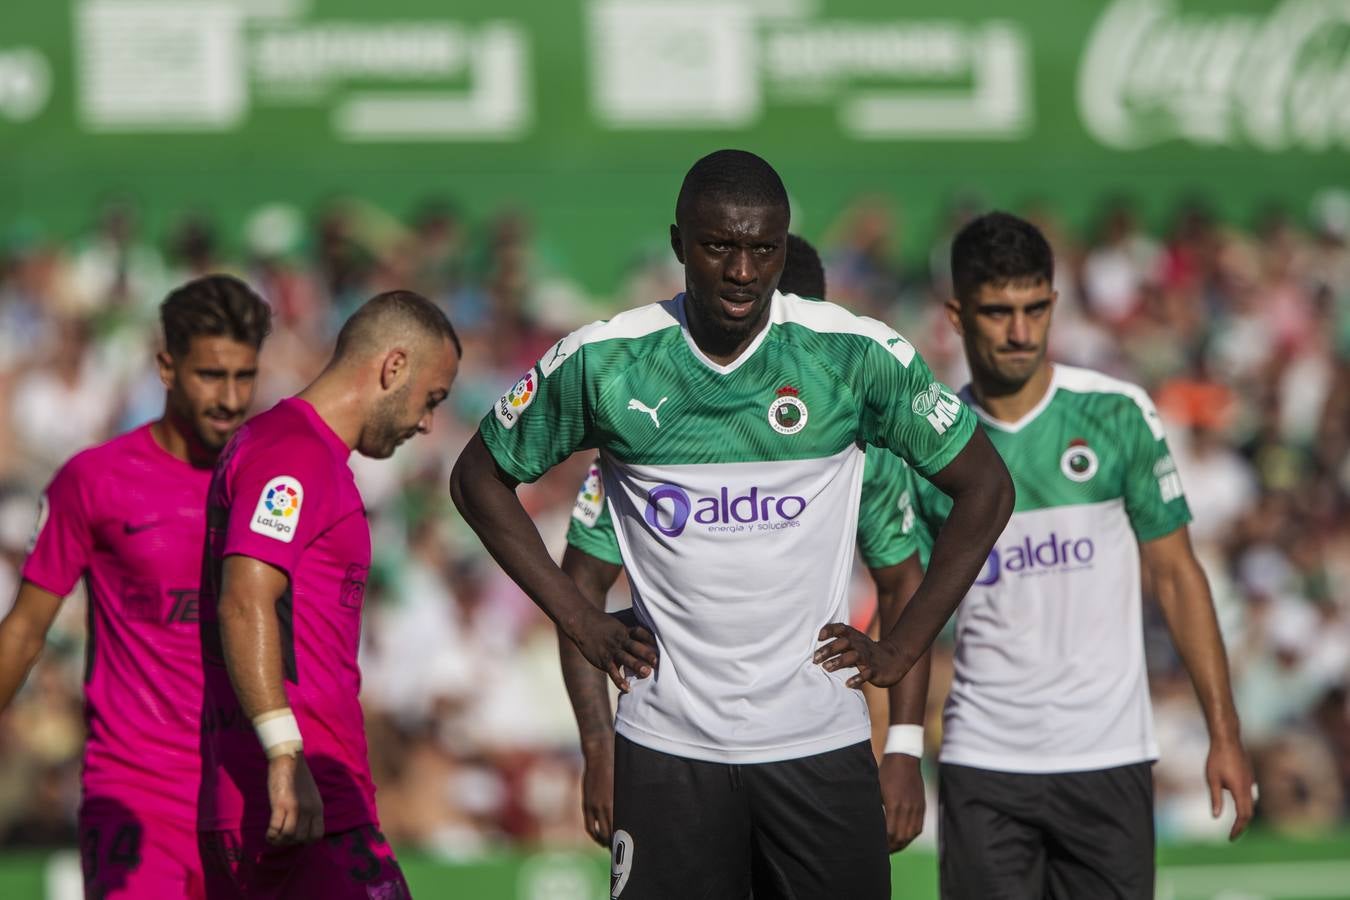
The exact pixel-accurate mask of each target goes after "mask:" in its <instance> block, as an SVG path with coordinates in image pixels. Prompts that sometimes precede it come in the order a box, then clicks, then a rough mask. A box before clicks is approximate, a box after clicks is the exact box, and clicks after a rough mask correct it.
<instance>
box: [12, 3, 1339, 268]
mask: <svg viewBox="0 0 1350 900" xmlns="http://www.w3.org/2000/svg"><path fill="white" fill-rule="evenodd" d="M722 146H738V147H745V148H747V149H752V150H755V151H757V152H759V153H761V154H763V155H764V156H765V157H767V158H768V159H769V160H770V161H771V162H773V163H774V164H775V165H776V166H778V168H779V169H780V171H781V172H782V173H783V175H784V177H785V180H786V182H787V184H788V187H789V190H790V192H791V193H792V195H793V199H794V204H795V215H796V218H795V220H794V227H796V228H798V229H800V230H801V231H803V232H804V233H805V234H807V235H808V236H815V237H818V236H819V235H820V233H821V231H822V230H823V229H825V228H826V226H827V225H828V223H829V222H830V221H831V220H832V219H833V218H834V217H835V216H836V215H837V214H838V212H839V211H840V210H841V209H842V208H843V207H844V206H845V205H847V204H848V203H850V202H851V201H853V200H854V199H855V198H857V197H858V196H860V195H874V196H879V197H881V198H883V199H884V201H885V202H886V203H889V204H892V205H894V206H895V207H896V208H897V209H898V210H900V211H901V213H902V215H903V217H904V220H905V222H906V226H905V229H906V234H907V235H909V236H912V237H913V238H914V240H913V241H912V243H911V244H910V246H909V250H910V252H912V253H915V254H920V253H922V252H923V239H924V238H925V237H926V236H927V235H928V234H930V233H931V232H932V230H933V229H934V228H935V226H936V223H937V221H938V219H939V217H940V216H941V210H942V209H943V207H944V205H945V204H946V203H948V202H950V200H951V199H952V198H953V197H954V196H958V195H966V194H972V195H974V196H976V197H979V198H981V199H982V200H983V201H984V202H988V203H991V204H999V205H1010V206H1018V205H1021V204H1023V203H1026V202H1028V201H1031V200H1043V201H1045V202H1048V203H1049V204H1051V205H1052V206H1054V207H1055V208H1057V209H1058V210H1060V211H1061V212H1062V213H1063V214H1064V215H1066V216H1067V217H1068V218H1069V219H1070V220H1072V221H1076V222H1078V223H1080V224H1081V223H1085V222H1087V221H1089V220H1090V218H1091V216H1092V215H1093V214H1094V212H1095V211H1096V210H1097V209H1098V207H1099V205H1100V203H1101V202H1102V201H1103V199H1104V198H1105V197H1107V196H1109V195H1112V194H1116V193H1128V194H1130V195H1131V196H1133V197H1135V198H1136V200H1137V201H1138V204H1139V206H1140V208H1141V209H1142V210H1143V211H1144V212H1145V213H1146V214H1147V215H1148V216H1149V217H1150V218H1151V219H1152V220H1154V221H1155V222H1157V221H1161V220H1162V218H1163V217H1164V216H1165V215H1166V214H1167V212H1168V211H1169V210H1170V209H1171V208H1172V207H1173V206H1174V205H1175V204H1176V202H1177V201H1178V198H1180V197H1182V196H1184V195H1191V194H1199V195H1203V196H1205V197H1206V198H1208V199H1209V200H1210V201H1211V202H1212V203H1213V205H1214V206H1215V207H1216V208H1217V209H1219V210H1220V211H1221V212H1223V213H1225V214H1226V215H1230V216H1234V217H1237V218H1239V219H1242V220H1250V219H1251V218H1252V217H1253V216H1254V215H1255V214H1256V212H1257V211H1258V210H1260V209H1262V208H1263V207H1265V206H1266V205H1268V204H1270V203H1280V204H1283V205H1284V206H1286V207H1288V208H1289V209H1291V210H1293V211H1294V212H1295V213H1296V214H1300V213H1302V212H1304V211H1305V210H1306V209H1307V207H1308V204H1309V203H1310V202H1311V201H1312V200H1313V199H1314V198H1316V197H1317V196H1319V195H1320V194H1322V193H1323V192H1327V191H1333V190H1340V189H1345V188H1347V187H1350V165H1348V163H1350V154H1347V150H1350V5H1347V4H1346V3H1344V2H1328V0H1278V2H1253V0H1228V2H1223V3H1220V2H1216V0H1110V2H1086V0H1085V2H1074V3H1065V2H1056V0H1026V2H1023V3H1020V4H1016V5H1013V6H1008V5H1005V4H988V3H983V2H977V0H909V2H906V3H903V4H901V3H896V2H885V0H554V2H542V0H535V2H517V3H513V4H502V3H500V2H495V0H456V2H455V3H453V4H448V3H441V2H437V0H381V2H379V3H370V2H366V0H195V2H194V0H63V2H49V3H29V4H21V3H11V4H6V5H5V6H4V8H3V10H0V213H2V214H3V215H4V217H5V218H6V220H8V222H9V223H13V222H16V221H22V222H31V223H35V224H36V225H38V226H39V227H42V228H46V229H48V230H55V231H57V232H69V231H71V230H74V229H77V228H79V227H80V226H82V225H83V224H85V223H86V222H87V221H88V219H89V217H90V215H91V210H92V208H93V205H94V203H95V202H96V201H97V199H98V198H99V197H101V196H105V195H108V194H110V193H126V194H129V195H131V196H134V197H136V198H137V199H138V201H139V202H140V203H141V205H142V208H143V210H144V211H145V215H146V217H147V219H148V220H149V221H150V222H151V223H152V225H157V226H158V227H162V226H163V224H164V223H165V222H166V221H168V220H169V219H170V218H171V217H172V216H174V215H178V214H181V213H183V212H185V211H200V212H205V213H208V214H211V215H215V216H217V217H219V218H220V219H221V220H222V221H224V222H226V223H230V224H235V223H238V222H239V221H242V219H243V217H245V216H246V215H247V214H248V213H249V212H250V211H252V210H254V209H256V208H257V207H258V206H259V205H261V204H264V203H268V202H274V201H285V202H289V203H294V204H298V205H299V206H300V207H302V208H306V209H308V208H312V207H313V206H314V205H316V204H318V203H321V202H322V201H324V200H325V199H326V198H331V197H334V196H339V195H346V196H355V197H360V198H364V199H367V200H369V201H371V202H373V203H376V204H379V205H380V206H382V207H384V208H386V209H388V210H390V211H392V212H395V213H400V214H401V213H404V212H407V211H408V210H409V209H411V208H412V207H413V206H415V205H416V203H417V202H418V201H419V200H421V199H423V198H427V197H433V196H434V197H444V198H450V199H453V200H455V201H456V202H458V203H459V204H461V205H462V206H463V207H464V208H465V209H466V210H468V211H469V213H470V214H471V215H485V214H487V213H489V212H490V211H493V210H498V209H502V208H506V207H519V208H522V209H525V210H527V211H528V212H529V213H530V215H531V216H532V217H533V218H534V220H535V221H536V223H537V225H538V228H539V231H540V233H541V235H542V236H543V237H544V238H545V240H546V241H547V242H548V243H549V245H550V246H551V247H552V248H554V249H555V250H556V251H557V255H558V263H559V265H560V266H561V267H563V268H564V269H565V270H566V271H568V272H570V273H572V274H574V275H576V276H577V277H579V278H580V279H581V280H582V281H583V282H584V283H585V284H587V285H588V286H590V287H591V288H593V289H596V290H601V291H606V290H610V289H612V288H613V286H614V285H615V284H616V283H617V281H618V279H619V278H620V276H621V273H622V271H623V269H624V266H625V265H627V264H628V263H629V262H630V261H631V260H632V258H633V256H634V254H635V253H636V252H638V251H643V250H653V249H658V248H660V247H661V246H662V245H663V244H664V241H665V227H666V225H667V224H668V223H669V220H670V217H671V208H672V206H673V201H674V195H675V192H676V190H677V189H678V185H679V181H680V178H681V176H682V174H683V172H684V171H685V169H686V168H687V167H688V165H689V164H690V163H691V162H692V161H693V160H694V159H695V158H696V157H697V156H699V155H701V154H702V153H704V152H707V151H709V150H712V149H715V148H717V147H722Z"/></svg>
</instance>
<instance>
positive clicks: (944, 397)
mask: <svg viewBox="0 0 1350 900" xmlns="http://www.w3.org/2000/svg"><path fill="white" fill-rule="evenodd" d="M910 409H912V410H913V411H914V414H915V415H916V416H923V417H924V418H925V419H927V420H928V424H929V425H932V426H933V430H934V431H936V432H937V433H938V434H946V433H947V429H948V428H950V427H951V426H952V423H953V422H955V421H956V417H957V416H958V415H960V414H961V401H960V400H957V399H956V398H955V397H954V396H952V394H951V392H950V391H948V390H947V389H946V388H945V387H943V386H942V385H941V384H939V383H938V382H936V381H935V382H933V383H932V384H930V385H928V387H927V388H926V389H925V390H924V391H923V393H921V394H918V395H917V396H916V397H915V398H914V402H913V403H911V404H910Z"/></svg>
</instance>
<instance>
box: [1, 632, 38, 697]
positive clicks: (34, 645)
mask: <svg viewBox="0 0 1350 900" xmlns="http://www.w3.org/2000/svg"><path fill="white" fill-rule="evenodd" d="M45 643H46V636H45V634H37V633H34V632H33V630H32V629H31V628H29V627H28V625H27V623H25V622H22V621H17V620H16V617H15V616H13V615H8V616H6V617H5V618H4V620H3V621H0V710H4V709H8V708H9V703H10V701H11V700H13V699H14V695H15V694H17V693H18V692H19V688H21V687H23V683H24V682H25V681H27V680H28V673H29V672H31V671H32V670H33V666H34V665H36V664H37V660H38V656H40V655H41V653H42V647H43V645H44V644H45Z"/></svg>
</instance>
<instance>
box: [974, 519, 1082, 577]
mask: <svg viewBox="0 0 1350 900" xmlns="http://www.w3.org/2000/svg"><path fill="white" fill-rule="evenodd" d="M1096 555H1097V547H1096V545H1095V544H1093V542H1092V538H1089V537H1068V536H1064V537H1061V536H1060V535H1059V534H1058V533H1057V532H1054V531H1052V532H1050V534H1049V535H1048V536H1047V537H1045V538H1042V539H1039V540H1038V539H1036V538H1033V537H1031V536H1030V535H1028V536H1026V537H1025V538H1023V539H1022V540H1021V541H1020V542H1014V543H1008V544H1004V545H1003V546H1001V547H995V548H994V549H993V550H990V551H989V558H988V559H986V560H985V561H984V568H983V569H981V570H980V575H979V577H978V578H976V579H975V584H977V585H979V586H980V587H990V586H992V585H995V584H998V583H999V582H1000V581H1001V580H1003V578H1004V577H1005V576H1018V577H1027V576H1032V575H1058V574H1063V573H1066V572H1076V571H1080V570H1083V569H1090V568H1092V560H1093V557H1095V556H1096Z"/></svg>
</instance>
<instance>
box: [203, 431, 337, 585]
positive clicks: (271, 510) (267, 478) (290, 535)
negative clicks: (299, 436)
mask: <svg viewBox="0 0 1350 900" xmlns="http://www.w3.org/2000/svg"><path fill="white" fill-rule="evenodd" d="M328 459H329V453H328V450H327V448H325V447H324V446H323V445H322V444H320V443H318V442H317V441H316V442H313V443H312V444H311V443H309V442H304V443H301V442H296V443H294V444H290V445H286V446H284V447H269V448H264V450H263V452H258V451H254V452H253V453H250V454H249V455H248V456H247V457H246V458H244V459H240V460H239V461H238V462H237V464H236V467H235V469H234V471H233V472H232V473H231V475H230V476H229V479H230V480H229V496H230V516H229V524H228V525H227V526H226V532H225V545H224V551H223V553H222V554H221V555H222V557H224V556H233V555H240V556H249V557H252V558H253V559H258V560H262V561H263V562H265V563H267V564H269V565H272V566H275V567H276V568H278V569H281V570H282V571H283V572H285V573H286V574H287V576H294V574H295V569H296V567H297V566H298V565H299V562H300V556H301V554H302V553H303V552H304V550H305V548H306V547H307V546H309V545H310V544H311V543H313V541H314V539H315V538H317V537H318V536H319V535H320V534H321V533H322V532H323V531H324V530H325V529H326V528H327V527H328V525H329V524H330V521H329V520H330V518H331V510H332V499H331V495H330V493H329V490H330V484H331V482H332V480H333V478H332V474H331V473H330V472H327V471H326V469H325V461H326V460H328Z"/></svg>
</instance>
